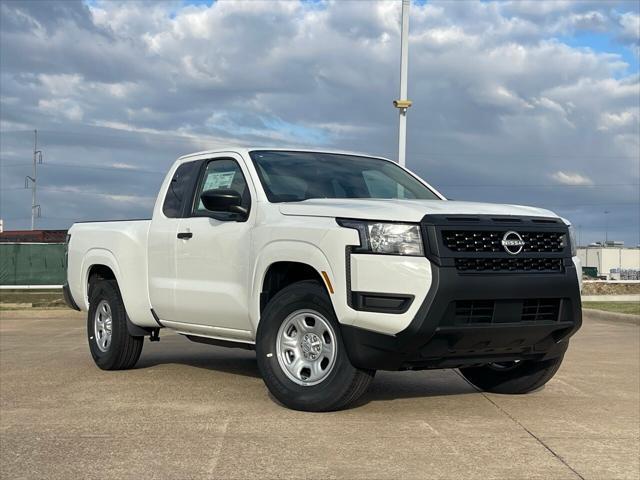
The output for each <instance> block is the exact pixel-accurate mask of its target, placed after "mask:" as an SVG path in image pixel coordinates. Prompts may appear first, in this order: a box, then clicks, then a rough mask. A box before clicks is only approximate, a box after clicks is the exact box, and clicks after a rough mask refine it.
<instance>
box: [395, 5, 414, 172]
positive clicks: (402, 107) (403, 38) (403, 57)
mask: <svg viewBox="0 0 640 480" xmlns="http://www.w3.org/2000/svg"><path fill="white" fill-rule="evenodd" d="M409 4H410V0H402V28H401V31H400V99H399V100H394V101H393V106H394V107H396V108H397V109H398V111H399V112H400V124H399V126H398V163H399V164H400V165H402V166H403V167H404V166H405V163H406V154H407V109H408V108H409V107H410V106H411V101H410V100H408V99H407V76H408V75H407V74H408V71H409Z"/></svg>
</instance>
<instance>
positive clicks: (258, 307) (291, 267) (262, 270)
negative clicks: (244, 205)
mask: <svg viewBox="0 0 640 480" xmlns="http://www.w3.org/2000/svg"><path fill="white" fill-rule="evenodd" d="M333 278H334V275H333V270H332V268H331V265H330V263H329V261H328V259H327V258H326V256H325V255H324V253H323V252H322V251H321V250H320V249H319V248H318V247H316V246H315V245H312V244H310V243H306V242H299V241H278V242H272V243H270V244H269V245H267V247H265V249H263V250H262V252H261V253H260V254H259V255H258V258H257V261H256V268H255V272H254V277H253V289H252V292H254V294H253V295H252V298H251V308H250V317H251V322H252V324H253V326H254V329H255V331H257V328H258V323H259V321H260V316H261V313H262V310H263V309H264V307H265V306H266V304H267V303H268V301H269V299H271V298H273V296H274V295H275V294H276V293H278V292H279V291H280V290H282V289H283V288H284V287H286V286H288V285H291V284H292V283H294V282H297V281H302V280H311V279H313V280H317V281H319V282H320V283H321V284H322V286H323V288H324V289H325V290H326V291H327V294H328V295H329V298H330V299H331V302H332V303H334V301H335V300H334V299H333V298H332V297H333V296H334V295H333V294H334V293H335V292H334V285H335V282H334V281H333Z"/></svg>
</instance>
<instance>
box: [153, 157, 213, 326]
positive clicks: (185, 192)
mask: <svg viewBox="0 0 640 480" xmlns="http://www.w3.org/2000/svg"><path fill="white" fill-rule="evenodd" d="M201 165H202V162H201V161H191V162H185V163H182V164H181V165H179V166H178V167H177V168H176V169H175V171H174V173H173V175H172V176H171V180H170V181H169V183H168V184H167V186H166V190H165V191H166V193H165V196H164V200H163V201H162V203H160V202H158V205H156V208H155V210H154V212H153V219H152V220H151V226H150V228H149V235H148V241H147V255H148V272H149V300H150V301H151V306H152V307H153V309H154V311H155V312H156V315H158V317H159V318H160V319H161V320H162V319H165V320H168V319H173V318H175V316H176V311H175V295H174V291H175V283H176V248H177V243H178V242H177V239H176V235H177V233H178V227H179V225H180V219H181V218H182V217H183V216H184V215H185V212H186V211H188V209H189V207H190V205H191V199H192V194H193V190H194V188H195V184H196V181H197V178H198V173H199V171H200V167H201ZM161 192H162V190H161Z"/></svg>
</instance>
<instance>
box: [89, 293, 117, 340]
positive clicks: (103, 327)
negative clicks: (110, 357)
mask: <svg viewBox="0 0 640 480" xmlns="http://www.w3.org/2000/svg"><path fill="white" fill-rule="evenodd" d="M112 328H113V315H112V314H111V306H110V305H109V302H107V301H106V300H101V301H100V303H98V308H96V313H95V315H94V316H93V338H94V340H95V342H96V345H97V346H98V349H99V350H100V351H101V352H106V351H107V350H109V347H110V346H111V333H112Z"/></svg>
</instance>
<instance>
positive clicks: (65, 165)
mask: <svg viewBox="0 0 640 480" xmlns="http://www.w3.org/2000/svg"><path fill="white" fill-rule="evenodd" d="M27 165H28V164H27V163H11V164H6V165H0V167H3V168H4V167H25V166H27ZM45 166H46V167H47V168H48V167H61V168H78V169H89V170H118V171H121V172H128V173H154V174H158V175H164V174H166V172H162V171H160V170H147V169H143V168H137V167H121V166H118V165H114V166H110V167H98V166H92V165H75V164H73V163H48V164H45Z"/></svg>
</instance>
